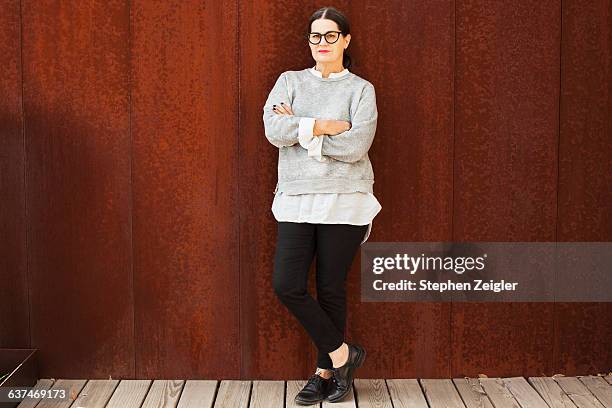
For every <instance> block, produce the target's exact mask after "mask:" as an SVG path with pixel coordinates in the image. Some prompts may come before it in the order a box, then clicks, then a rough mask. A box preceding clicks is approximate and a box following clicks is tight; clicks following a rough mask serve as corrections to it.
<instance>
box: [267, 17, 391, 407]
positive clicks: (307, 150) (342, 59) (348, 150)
mask: <svg viewBox="0 0 612 408" xmlns="http://www.w3.org/2000/svg"><path fill="white" fill-rule="evenodd" d="M306 37H307V39H308V42H309V46H310V51H311V53H312V57H313V58H314V60H315V61H316V65H315V66H314V67H312V68H307V69H303V70H300V71H286V72H283V73H282V74H281V75H280V76H279V77H278V79H277V81H276V83H275V85H274V87H273V89H272V91H271V92H270V94H269V96H268V99H267V101H266V103H265V105H264V109H263V110H264V113H263V121H264V127H265V134H266V138H267V139H268V140H269V142H270V143H272V144H273V145H274V146H276V147H278V148H279V160H278V183H277V185H276V188H275V190H274V194H275V196H274V201H273V204H272V212H273V213H274V217H275V218H276V220H277V221H278V230H277V243H276V253H275V257H274V272H273V286H274V291H275V293H276V295H277V296H278V298H279V300H280V301H281V302H282V303H283V304H284V305H285V306H286V307H287V308H288V310H289V311H290V312H291V313H292V314H293V315H294V316H295V317H296V318H297V319H298V321H299V322H300V323H301V324H302V326H303V327H304V328H305V330H306V331H307V333H308V334H309V336H310V337H311V338H312V340H313V341H314V343H315V345H316V347H317V350H318V358H317V369H316V371H315V373H314V374H312V375H311V376H310V377H309V379H308V381H307V383H306V385H305V386H304V388H303V389H302V390H301V391H300V392H299V393H298V394H297V395H296V396H295V401H296V403H298V404H302V405H306V404H314V403H318V402H320V401H322V400H324V399H327V400H328V401H330V402H337V401H340V400H341V399H343V398H344V397H345V396H346V395H347V394H348V393H349V392H350V389H351V385H352V382H353V376H354V370H355V369H356V368H357V367H359V366H360V365H361V364H362V363H363V360H364V358H365V354H366V352H365V350H364V349H363V348H362V347H360V346H358V345H353V344H348V343H345V342H344V330H345V323H346V293H345V284H346V277H347V272H348V270H349V269H350V267H351V264H352V262H353V259H354V256H355V254H356V252H357V249H358V248H359V245H360V244H362V243H363V242H365V241H366V240H367V238H368V236H369V234H370V231H371V227H372V219H373V218H374V217H375V216H376V214H378V212H379V211H380V210H381V208H382V207H381V205H380V203H379V202H378V200H377V199H376V198H375V197H374V195H373V183H374V173H373V169H372V164H371V163H370V160H369V157H368V150H369V149H370V146H371V145H372V142H373V139H374V134H375V132H376V123H377V119H378V111H377V108H376V97H375V92H374V86H373V85H372V84H371V83H370V82H368V81H367V80H365V79H363V78H361V77H359V76H357V75H355V74H354V73H352V72H350V71H349V70H348V67H350V58H349V56H348V54H347V52H346V48H347V47H348V45H349V42H350V40H351V36H350V33H349V24H348V21H347V19H346V18H345V17H344V16H343V15H342V14H341V13H340V12H339V11H338V10H336V9H335V8H333V7H325V8H322V9H319V10H317V11H316V12H315V13H314V14H313V15H312V16H311V18H310V21H309V24H308V33H307V34H306ZM315 254H316V259H317V265H316V267H317V268H316V284H317V285H316V286H317V299H316V300H315V299H313V298H312V297H311V296H310V294H309V293H308V292H307V281H308V271H309V269H310V265H311V263H312V259H313V257H314V255H315Z"/></svg>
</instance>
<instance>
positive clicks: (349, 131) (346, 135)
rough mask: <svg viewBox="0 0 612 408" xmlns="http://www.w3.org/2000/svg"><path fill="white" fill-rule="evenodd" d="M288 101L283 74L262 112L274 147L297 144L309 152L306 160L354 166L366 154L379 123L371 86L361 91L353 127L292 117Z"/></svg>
mask: <svg viewBox="0 0 612 408" xmlns="http://www.w3.org/2000/svg"><path fill="white" fill-rule="evenodd" d="M288 100H289V98H288V92H287V83H286V78H285V73H283V74H281V75H280V76H279V78H278V79H277V81H276V84H275V85H274V87H273V89H272V91H271V92H270V95H269V96H268V99H267V100H266V103H265V105H264V112H263V121H264V127H265V134H266V138H267V139H268V140H269V141H270V143H272V144H273V145H274V146H276V147H279V148H280V147H283V146H292V145H294V144H296V143H299V144H300V145H301V146H302V147H304V148H305V149H307V150H308V155H309V156H311V157H313V158H315V159H316V160H319V161H322V160H324V159H323V156H328V157H331V158H333V159H336V160H340V161H344V162H348V163H353V162H356V161H359V160H361V159H362V158H363V157H364V156H365V155H366V154H367V152H368V150H369V149H370V147H371V145H372V142H373V140H374V135H375V133H376V124H377V120H378V110H377V107H376V94H375V91H374V86H372V84H369V83H368V84H367V85H366V86H365V87H364V88H363V90H362V93H361V96H360V98H359V102H358V105H357V109H356V111H355V114H354V115H353V117H352V123H348V122H345V121H334V120H319V119H316V118H312V117H305V116H295V115H294V114H293V111H292V110H291V107H290V106H289V105H288ZM281 102H282V104H281ZM274 105H276V106H274ZM340 122H344V123H347V124H348V126H345V125H344V124H342V123H340ZM343 129H344V130H343Z"/></svg>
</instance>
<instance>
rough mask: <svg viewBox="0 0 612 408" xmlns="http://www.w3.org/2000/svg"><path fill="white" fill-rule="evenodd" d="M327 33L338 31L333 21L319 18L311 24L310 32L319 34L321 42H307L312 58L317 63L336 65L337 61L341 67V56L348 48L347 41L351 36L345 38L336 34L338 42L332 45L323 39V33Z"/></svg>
mask: <svg viewBox="0 0 612 408" xmlns="http://www.w3.org/2000/svg"><path fill="white" fill-rule="evenodd" d="M328 31H340V29H339V28H338V24H336V22H335V21H333V20H329V19H326V18H320V19H317V20H315V21H313V22H312V25H311V27H310V32H311V33H319V34H321V36H320V38H321V42H319V44H312V43H311V42H308V44H309V45H310V52H311V53H312V57H313V58H314V60H315V61H317V62H323V63H336V62H338V61H339V63H340V65H342V55H343V54H344V49H345V48H346V47H347V46H348V44H349V41H350V40H351V35H350V34H348V35H347V36H346V37H345V36H343V35H342V34H340V33H338V34H337V35H338V40H337V41H336V42H335V43H333V44H328V43H327V39H326V37H325V33H327V32H328ZM329 35H330V36H332V35H333V34H331V33H330V34H329ZM317 39H318V38H317ZM324 51H327V52H324Z"/></svg>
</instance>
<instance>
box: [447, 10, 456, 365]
mask: <svg viewBox="0 0 612 408" xmlns="http://www.w3.org/2000/svg"><path fill="white" fill-rule="evenodd" d="M456 61H457V0H453V67H452V71H453V116H452V118H453V155H452V158H453V165H452V185H453V187H452V189H451V240H454V239H455V154H456V152H455V99H456V93H457V84H456V78H455V77H456V75H455V73H456V71H457V65H456ZM448 330H449V349H450V352H449V356H448V357H449V364H448V370H449V376H450V377H452V376H453V300H452V297H451V302H450V313H449V326H448Z"/></svg>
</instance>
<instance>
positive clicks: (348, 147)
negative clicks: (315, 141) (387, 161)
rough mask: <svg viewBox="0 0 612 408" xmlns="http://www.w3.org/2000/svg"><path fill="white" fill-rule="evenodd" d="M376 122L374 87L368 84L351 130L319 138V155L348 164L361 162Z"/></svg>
mask: <svg viewBox="0 0 612 408" xmlns="http://www.w3.org/2000/svg"><path fill="white" fill-rule="evenodd" d="M377 121H378V109H377V108H376V93H375V91H374V86H373V85H372V84H368V85H366V86H365V87H364V89H363V91H362V92H361V97H360V99H359V104H358V106H357V111H356V112H355V114H354V115H353V117H352V118H351V128H350V129H349V130H347V131H344V132H342V133H338V134H337V135H332V136H330V135H322V136H319V137H321V138H323V143H322V146H321V154H323V155H325V156H329V157H331V158H334V159H336V160H340V161H343V162H348V163H354V162H357V161H359V160H361V159H362V158H363V157H364V156H365V155H366V154H367V153H368V150H370V146H371V145H372V142H373V141H374V134H375V133H376V123H377Z"/></svg>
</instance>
